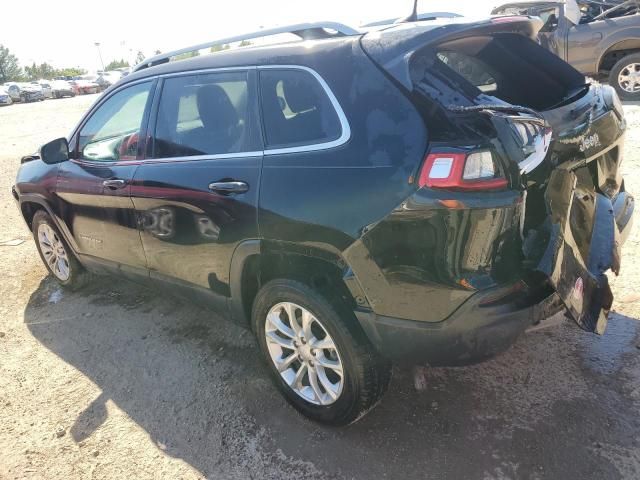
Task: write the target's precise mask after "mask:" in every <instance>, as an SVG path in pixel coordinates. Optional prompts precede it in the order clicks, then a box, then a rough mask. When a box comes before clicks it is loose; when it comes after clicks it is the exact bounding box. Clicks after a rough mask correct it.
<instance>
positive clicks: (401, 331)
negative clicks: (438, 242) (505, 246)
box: [356, 282, 563, 366]
mask: <svg viewBox="0 0 640 480" xmlns="http://www.w3.org/2000/svg"><path fill="white" fill-rule="evenodd" d="M520 285H523V284H522V283H521V282H519V283H517V284H514V285H511V286H509V287H497V288H492V289H489V290H487V291H484V292H481V293H477V294H476V295H474V296H473V297H471V298H470V299H469V300H467V301H466V302H465V303H464V304H463V305H462V306H461V307H460V308H458V309H457V310H456V311H455V312H454V313H453V314H452V315H450V316H449V317H448V318H447V319H446V320H443V321H442V322H437V323H432V322H420V321H413V320H404V319H399V318H393V317H386V316H380V315H376V314H375V313H373V312H358V311H356V316H357V318H358V320H359V322H360V325H361V326H362V327H363V329H364V330H365V332H366V334H367V336H368V338H369V340H370V341H371V342H372V343H373V344H374V346H375V347H376V348H377V349H378V351H379V352H380V353H382V354H383V355H384V356H386V357H387V358H390V359H392V360H394V361H396V362H398V363H404V364H412V365H418V364H420V365H424V364H427V365H431V366H461V365H469V364H473V363H478V362H481V361H483V360H487V359H489V358H491V357H493V356H495V355H497V354H499V353H501V352H503V351H505V350H507V349H508V348H509V347H510V346H511V345H512V344H513V342H514V341H515V340H516V338H517V337H518V336H520V335H521V334H522V333H523V332H524V331H525V330H526V329H527V328H528V327H530V326H531V325H534V324H536V323H538V322H540V321H541V320H544V319H545V318H548V317H549V316H551V315H553V314H554V313H557V312H558V311H560V310H561V309H562V308H563V305H562V303H561V301H560V300H559V298H558V296H557V295H556V294H555V293H553V292H549V291H547V292H548V293H547V295H546V296H545V297H544V298H543V299H542V300H540V299H539V296H538V297H535V295H534V294H533V293H532V292H530V291H529V290H528V289H526V288H525V289H519V288H514V287H518V286H520ZM538 293H539V292H538ZM534 298H536V300H534V301H533V303H532V299H534Z"/></svg>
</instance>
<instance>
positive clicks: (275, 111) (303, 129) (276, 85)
mask: <svg viewBox="0 0 640 480" xmlns="http://www.w3.org/2000/svg"><path fill="white" fill-rule="evenodd" d="M260 95H261V108H262V122H263V129H264V136H265V143H266V147H267V149H269V148H271V149H273V148H283V147H302V146H307V145H318V144H323V143H328V142H332V141H334V140H337V139H338V138H340V136H341V135H342V125H341V122H340V118H339V117H338V113H337V112H336V109H335V108H334V105H333V104H332V102H331V100H330V99H329V97H328V95H327V92H326V90H325V89H324V88H323V86H322V85H321V84H320V82H319V81H318V79H317V78H315V77H314V75H312V74H311V73H310V72H308V71H305V70H298V69H284V68H283V69H264V70H261V71H260Z"/></svg>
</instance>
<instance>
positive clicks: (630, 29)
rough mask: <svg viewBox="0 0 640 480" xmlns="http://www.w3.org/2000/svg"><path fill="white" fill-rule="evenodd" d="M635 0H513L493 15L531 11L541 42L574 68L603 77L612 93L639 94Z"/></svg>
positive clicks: (639, 18) (639, 29)
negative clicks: (538, 20) (538, 24)
mask: <svg viewBox="0 0 640 480" xmlns="http://www.w3.org/2000/svg"><path fill="white" fill-rule="evenodd" d="M639 12H640V2H638V1H637V0H632V1H621V0H615V1H612V0H597V1H593V0H578V1H577V2H576V0H543V1H516V2H510V3H507V4H504V5H502V6H500V7H497V8H495V9H494V10H493V11H492V12H491V13H492V14H493V15H533V16H537V17H540V18H541V19H542V21H543V22H544V26H543V27H542V29H541V30H540V34H539V39H540V43H541V45H542V46H543V47H545V48H546V49H548V50H550V51H551V52H553V53H555V54H556V55H558V56H559V57H560V58H562V59H563V60H565V61H567V62H569V63H570V64H571V65H572V66H573V67H574V68H575V69H576V70H578V71H579V72H581V73H584V74H585V75H589V76H592V77H595V78H604V79H607V80H608V82H609V85H611V86H612V87H613V88H615V89H616V91H617V92H618V95H619V96H620V98H622V99H626V100H640V15H639Z"/></svg>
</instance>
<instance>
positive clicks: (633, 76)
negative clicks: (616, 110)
mask: <svg viewBox="0 0 640 480" xmlns="http://www.w3.org/2000/svg"><path fill="white" fill-rule="evenodd" d="M618 84H619V85H620V88H622V89H623V90H624V91H625V92H629V93H637V92H640V63H631V64H629V65H627V66H626V67H624V68H623V69H622V70H620V73H619V74H618Z"/></svg>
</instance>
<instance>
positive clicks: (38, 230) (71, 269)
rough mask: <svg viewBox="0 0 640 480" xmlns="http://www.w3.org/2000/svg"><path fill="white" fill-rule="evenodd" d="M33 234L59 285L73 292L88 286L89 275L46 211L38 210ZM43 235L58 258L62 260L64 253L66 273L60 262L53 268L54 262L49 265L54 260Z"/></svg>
mask: <svg viewBox="0 0 640 480" xmlns="http://www.w3.org/2000/svg"><path fill="white" fill-rule="evenodd" d="M32 233H33V238H34V240H35V242H36V248H37V249H38V253H39V254H40V259H41V260H42V263H44V265H45V267H47V270H48V271H49V273H50V274H51V275H52V276H53V278H55V279H56V280H57V281H58V283H60V284H61V285H62V286H63V287H65V288H69V289H71V290H77V289H79V288H81V287H83V286H84V285H86V284H87V282H88V280H89V274H88V273H87V271H86V270H85V269H84V268H83V267H82V265H80V262H78V260H77V259H76V257H75V256H74V254H73V252H72V251H71V249H70V248H69V246H68V245H67V242H65V240H64V237H63V236H62V235H61V234H60V231H59V230H58V227H56V225H55V223H54V222H53V220H52V219H51V217H50V216H49V214H48V213H47V212H45V211H44V210H38V211H37V212H36V214H35V215H34V216H33V221H32ZM42 234H45V235H46V236H48V237H49V241H50V244H51V245H52V248H51V249H50V250H51V251H55V252H56V258H60V257H61V255H60V253H61V252H64V256H65V259H66V262H64V261H63V262H62V264H64V263H66V265H67V271H66V272H64V271H61V270H64V269H61V268H60V267H59V265H60V264H59V262H55V265H54V266H52V265H53V263H54V262H52V263H49V262H48V261H47V260H48V259H51V258H52V254H51V253H48V252H47V249H46V246H45V243H46V242H44V241H43V239H42ZM63 273H67V275H63Z"/></svg>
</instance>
